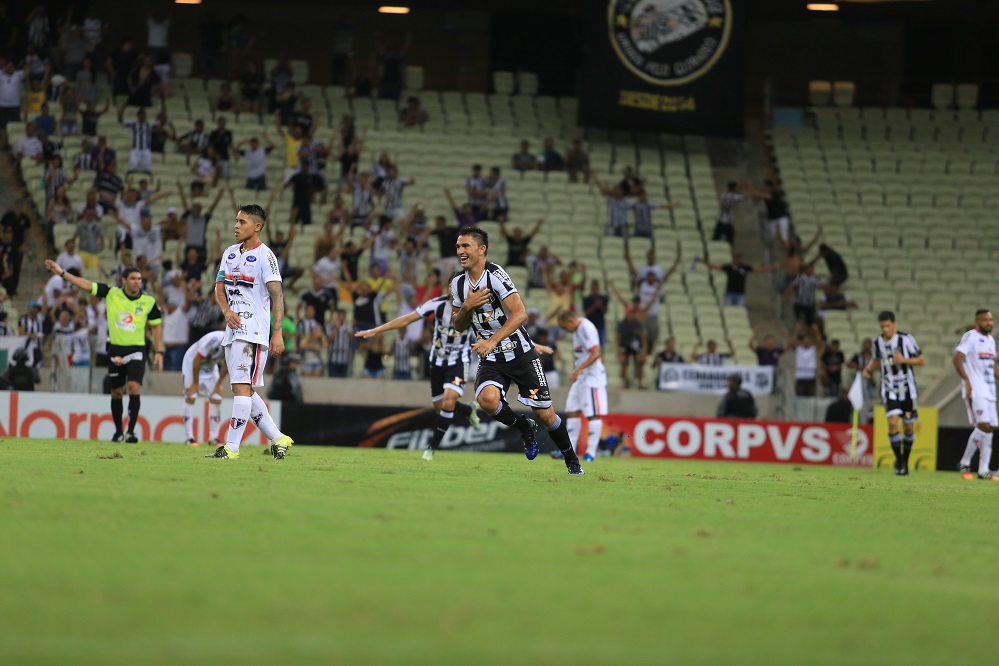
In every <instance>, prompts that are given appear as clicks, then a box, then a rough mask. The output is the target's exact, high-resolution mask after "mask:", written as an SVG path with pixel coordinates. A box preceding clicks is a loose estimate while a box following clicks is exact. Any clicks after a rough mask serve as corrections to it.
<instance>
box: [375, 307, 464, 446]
mask: <svg viewBox="0 0 999 666" xmlns="http://www.w3.org/2000/svg"><path fill="white" fill-rule="evenodd" d="M431 315H432V316H433V318H434V333H433V337H432V342H431V346H430V396H431V397H430V399H431V401H433V403H434V411H436V412H437V419H436V421H434V434H433V437H432V438H431V439H430V448H429V449H427V450H426V451H424V452H423V459H424V460H433V459H434V451H436V450H437V447H438V446H440V443H441V442H442V441H443V440H444V435H445V434H446V433H447V430H448V428H450V427H451V422H452V421H453V420H454V413H455V412H458V413H459V414H461V415H462V416H464V417H465V418H466V419H468V424H469V425H470V426H472V427H473V428H478V427H479V415H478V414H477V413H476V410H477V409H478V408H479V405H478V403H476V402H473V403H472V404H471V405H469V404H466V403H464V402H459V401H458V398H460V397H461V396H462V394H463V393H464V392H465V373H466V371H467V368H468V356H469V350H470V349H471V346H472V332H471V330H466V331H465V332H458V331H456V330H455V329H454V326H453V316H454V309H453V308H452V306H451V298H450V297H449V296H448V295H446V294H445V295H441V296H438V297H437V298H431V299H430V300H429V301H427V302H426V303H424V304H422V305H420V306H419V307H417V308H416V310H414V311H413V312H410V313H408V314H405V315H403V316H401V317H396V318H395V319H393V320H392V321H390V322H388V323H385V324H382V325H381V326H378V327H376V328H371V329H368V330H366V331H359V332H358V333H357V334H356V335H357V337H359V338H372V337H374V336H376V335H379V334H381V333H384V332H385V331H391V330H393V329H397V328H405V327H406V326H409V325H410V324H412V323H413V322H414V321H417V320H419V319H421V318H426V317H430V316H431Z"/></svg>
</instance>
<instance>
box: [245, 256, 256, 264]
mask: <svg viewBox="0 0 999 666" xmlns="http://www.w3.org/2000/svg"><path fill="white" fill-rule="evenodd" d="M246 260H247V261H248V262H250V263H251V264H252V263H253V262H254V261H256V260H257V258H256V257H254V256H253V255H252V254H251V255H250V256H249V257H247V258H246Z"/></svg>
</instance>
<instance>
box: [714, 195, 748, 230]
mask: <svg viewBox="0 0 999 666" xmlns="http://www.w3.org/2000/svg"><path fill="white" fill-rule="evenodd" d="M745 198H746V197H745V195H744V194H739V193H738V192H725V193H724V194H722V195H721V196H720V197H719V198H718V221H719V222H721V223H722V224H732V213H733V212H734V211H735V205H736V204H737V203H739V202H740V201H742V200H743V199H745Z"/></svg>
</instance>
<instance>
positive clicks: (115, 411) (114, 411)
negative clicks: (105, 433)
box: [111, 398, 124, 435]
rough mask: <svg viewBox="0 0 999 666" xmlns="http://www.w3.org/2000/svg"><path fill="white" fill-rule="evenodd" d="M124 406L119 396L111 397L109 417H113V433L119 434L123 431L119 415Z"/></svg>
mask: <svg viewBox="0 0 999 666" xmlns="http://www.w3.org/2000/svg"><path fill="white" fill-rule="evenodd" d="M123 411H124V407H123V405H122V403H121V398H111V418H113V419H114V434H116V435H120V434H122V433H123V432H124V431H123V430H122V429H121V415H122V412H123Z"/></svg>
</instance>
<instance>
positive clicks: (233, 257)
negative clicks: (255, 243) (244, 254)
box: [226, 252, 236, 259]
mask: <svg viewBox="0 0 999 666" xmlns="http://www.w3.org/2000/svg"><path fill="white" fill-rule="evenodd" d="M235 258H236V253H235V252H230V253H229V256H228V257H226V259H235Z"/></svg>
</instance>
